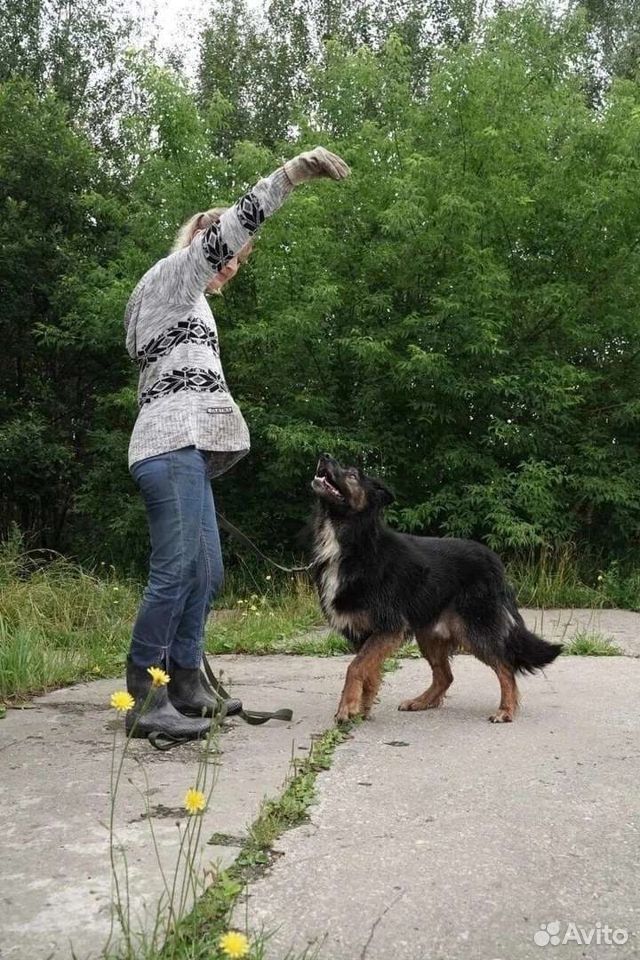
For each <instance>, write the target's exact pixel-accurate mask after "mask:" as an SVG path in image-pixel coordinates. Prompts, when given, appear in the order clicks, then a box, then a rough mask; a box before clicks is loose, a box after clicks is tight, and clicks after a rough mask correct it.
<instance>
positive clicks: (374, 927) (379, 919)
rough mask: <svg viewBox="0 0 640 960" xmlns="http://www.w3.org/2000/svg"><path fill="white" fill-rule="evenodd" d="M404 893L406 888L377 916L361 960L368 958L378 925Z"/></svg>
mask: <svg viewBox="0 0 640 960" xmlns="http://www.w3.org/2000/svg"><path fill="white" fill-rule="evenodd" d="M404 893H405V891H404V890H401V891H400V893H399V894H398V895H397V896H396V897H394V898H393V900H392V901H391V903H388V904H387V906H386V907H385V908H384V910H383V911H382V913H381V914H380V915H379V916H378V917H376V919H375V920H374V921H373V924H372V927H371V930H370V931H369V936H368V937H367V942H366V943H365V945H364V947H363V948H362V952H361V953H360V960H366V956H367V950H368V949H369V947H370V946H371V942H372V940H373V938H374V936H375V932H376V929H377V928H378V926H379V925H380V924H381V923H382V921H383V920H384V918H385V917H386V915H387V914H388V913H389V911H390V910H391V908H392V907H395V905H396V903H397V902H398V900H401V899H402V897H404Z"/></svg>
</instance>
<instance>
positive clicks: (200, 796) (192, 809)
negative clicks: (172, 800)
mask: <svg viewBox="0 0 640 960" xmlns="http://www.w3.org/2000/svg"><path fill="white" fill-rule="evenodd" d="M206 805H207V798H206V797H205V795H204V793H203V792H202V790H194V788H193V787H190V788H189V789H188V790H187V792H186V794H185V797H184V806H185V809H186V810H187V811H188V812H189V813H201V812H202V811H203V810H204V808H205V807H206Z"/></svg>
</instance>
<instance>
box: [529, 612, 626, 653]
mask: <svg viewBox="0 0 640 960" xmlns="http://www.w3.org/2000/svg"><path fill="white" fill-rule="evenodd" d="M522 614H523V616H524V619H525V622H526V623H527V625H528V627H529V629H530V630H535V631H537V632H538V633H539V634H540V635H541V636H543V637H545V638H546V639H547V640H559V641H560V642H564V641H566V640H571V638H572V637H575V635H576V633H579V632H584V633H599V634H602V635H603V636H604V637H607V638H608V639H610V640H612V641H613V642H614V643H615V644H616V646H617V647H619V648H620V650H621V651H622V653H624V654H625V655H626V656H629V657H640V613H634V612H633V611H632V610H581V609H575V610H573V609H569V608H565V609H555V610H554V609H549V610H529V609H524V610H523V611H522Z"/></svg>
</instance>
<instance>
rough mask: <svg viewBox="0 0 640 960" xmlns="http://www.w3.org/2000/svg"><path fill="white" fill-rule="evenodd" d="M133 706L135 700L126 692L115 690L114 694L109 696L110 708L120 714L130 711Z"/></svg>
mask: <svg viewBox="0 0 640 960" xmlns="http://www.w3.org/2000/svg"><path fill="white" fill-rule="evenodd" d="M134 704H135V700H134V699H133V697H132V696H131V694H130V693H127V691H126V690H116V692H115V693H112V694H111V706H112V707H113V709H114V710H118V711H119V712H120V713H126V712H127V710H131V709H132V707H133V706H134Z"/></svg>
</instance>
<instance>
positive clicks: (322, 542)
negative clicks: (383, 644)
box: [315, 520, 371, 633]
mask: <svg viewBox="0 0 640 960" xmlns="http://www.w3.org/2000/svg"><path fill="white" fill-rule="evenodd" d="M341 559H342V558H341V548H340V543H339V541H338V538H337V536H336V532H335V530H334V529H333V524H332V523H331V522H330V521H329V520H325V521H324V524H323V526H322V527H321V529H320V531H319V533H318V535H317V538H316V544H315V560H316V563H317V564H319V565H323V570H322V573H321V574H320V576H319V577H318V595H319V598H320V606H321V607H322V611H323V613H324V615H325V616H326V617H327V619H328V620H329V623H330V625H331V626H332V627H333V629H334V630H339V631H341V630H347V629H350V630H351V631H353V632H354V633H366V632H367V631H368V630H370V624H371V620H370V618H369V615H368V614H367V613H366V612H365V611H364V610H354V611H348V612H345V611H338V610H336V609H335V606H334V601H335V598H336V595H337V593H338V590H339V589H340V562H341Z"/></svg>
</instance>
